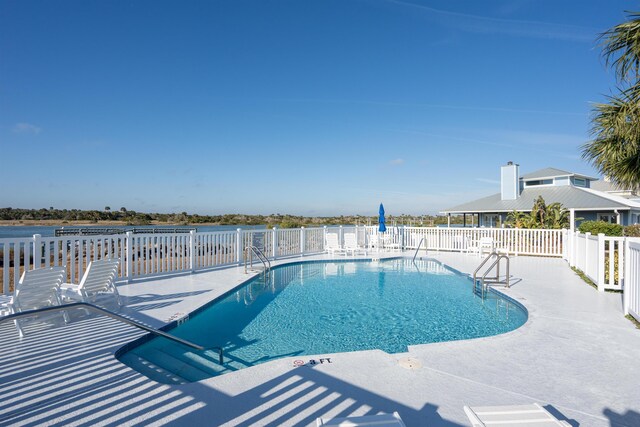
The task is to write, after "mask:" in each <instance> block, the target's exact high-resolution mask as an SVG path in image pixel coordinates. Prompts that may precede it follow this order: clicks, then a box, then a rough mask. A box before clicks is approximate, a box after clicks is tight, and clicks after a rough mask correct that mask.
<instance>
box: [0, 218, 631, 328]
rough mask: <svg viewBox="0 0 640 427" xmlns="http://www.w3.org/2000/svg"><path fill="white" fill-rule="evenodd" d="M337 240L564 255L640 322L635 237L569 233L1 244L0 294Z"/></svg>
mask: <svg viewBox="0 0 640 427" xmlns="http://www.w3.org/2000/svg"><path fill="white" fill-rule="evenodd" d="M327 233H336V234H337V235H338V240H339V242H340V243H342V242H343V241H344V235H345V234H346V233H354V234H355V235H356V239H357V241H358V244H359V245H360V246H361V247H363V248H369V250H371V251H373V250H390V249H392V250H410V251H415V250H416V249H417V248H418V247H419V246H420V248H422V249H424V248H426V249H428V250H429V251H456V252H466V251H469V250H470V248H471V247H472V246H473V245H477V242H478V241H480V239H483V238H489V239H490V240H491V242H492V244H493V247H494V248H495V249H499V250H501V251H503V252H506V253H509V254H513V255H533V256H547V257H563V258H564V259H565V260H567V261H568V263H569V265H570V266H572V267H575V268H577V269H579V270H581V271H582V272H584V274H585V275H586V276H588V277H589V278H590V279H591V280H592V281H593V282H594V283H595V284H596V285H597V286H598V290H600V291H604V290H608V289H611V290H623V289H624V291H625V295H624V301H625V311H627V312H628V313H629V314H631V315H633V316H635V317H636V318H638V319H639V320H640V316H639V313H640V239H637V238H622V237H606V236H604V235H602V234H600V235H598V236H592V235H590V234H589V233H580V232H577V231H576V232H570V231H567V230H525V229H505V228H440V227H404V226H403V227H393V226H389V227H388V228H387V231H386V232H385V233H379V232H378V227H377V226H340V227H316V228H295V229H276V228H274V229H264V230H255V229H252V230H242V229H237V230H235V231H220V232H211V233H197V232H195V231H192V232H191V233H188V234H186V233H185V234H180V233H166V234H161V233H154V234H133V233H126V234H120V235H105V236H63V237H42V236H40V235H34V236H33V237H31V238H17V239H16V238H6V239H0V294H7V293H9V292H11V291H12V290H13V288H14V286H15V285H16V284H17V283H18V280H19V279H20V276H21V274H22V272H24V270H25V269H33V268H39V267H48V266H66V267H67V275H68V277H67V279H68V280H69V281H70V282H74V283H77V282H79V280H80V278H81V277H82V275H83V274H84V271H85V270H86V268H87V265H88V264H89V262H91V261H92V260H98V259H102V258H120V260H121V261H122V262H121V263H120V271H119V277H120V278H122V279H127V280H130V279H133V278H139V277H149V276H161V275H166V274H173V273H180V272H193V271H198V270H204V269H210V268H214V267H220V266H230V265H239V264H242V263H243V262H244V257H245V252H246V251H245V249H246V248H247V247H248V246H256V247H258V248H260V250H262V251H263V252H264V253H265V255H266V256H267V257H269V258H271V259H275V258H281V257H291V256H302V255H307V254H316V253H321V252H323V251H324V247H325V235H326V234H327Z"/></svg>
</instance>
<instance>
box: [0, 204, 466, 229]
mask: <svg viewBox="0 0 640 427" xmlns="http://www.w3.org/2000/svg"><path fill="white" fill-rule="evenodd" d="M0 220H5V221H26V220H35V221H41V220H57V221H60V223H61V224H64V223H68V222H71V221H88V222H93V223H98V222H100V221H119V222H122V223H124V224H126V225H149V224H161V225H162V224H167V225H169V224H171V225H175V224H178V225H197V224H215V225H265V226H267V227H280V228H297V227H320V226H324V225H340V224H345V225H346V224H360V225H362V224H365V225H366V224H371V225H375V224H377V223H378V217H377V216H363V215H347V216H345V215H341V216H333V217H305V216H299V215H286V214H279V213H278V214H271V215H248V214H225V215H199V214H188V213H187V212H180V213H170V214H166V213H144V212H136V211H133V210H129V209H127V208H125V207H122V208H120V209H119V210H112V209H111V207H109V206H105V208H104V209H103V210H80V209H56V208H53V207H50V208H48V209H47V208H42V209H20V208H0ZM386 220H387V224H388V225H394V224H396V225H414V226H434V225H438V224H446V223H447V217H445V216H433V215H420V216H415V215H406V214H403V215H397V216H394V215H389V216H387V217H386ZM452 222H453V223H459V222H461V219H460V218H457V217H452Z"/></svg>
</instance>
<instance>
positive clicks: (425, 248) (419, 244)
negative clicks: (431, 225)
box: [413, 237, 427, 261]
mask: <svg viewBox="0 0 640 427" xmlns="http://www.w3.org/2000/svg"><path fill="white" fill-rule="evenodd" d="M422 242H424V237H423V238H422V239H420V243H418V247H417V248H416V253H415V254H413V261H415V260H416V257H417V256H418V251H419V250H420V246H422ZM424 250H425V251H426V250H427V246H426V244H425V246H424ZM421 259H422V258H421Z"/></svg>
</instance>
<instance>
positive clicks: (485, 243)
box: [479, 237, 495, 256]
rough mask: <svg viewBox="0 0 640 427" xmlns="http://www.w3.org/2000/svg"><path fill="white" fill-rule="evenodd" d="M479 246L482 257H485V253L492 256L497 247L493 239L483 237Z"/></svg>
mask: <svg viewBox="0 0 640 427" xmlns="http://www.w3.org/2000/svg"><path fill="white" fill-rule="evenodd" d="M479 246H480V256H482V255H484V253H485V251H486V252H487V253H489V254H490V253H491V252H493V249H494V247H495V243H494V241H493V237H481V238H480V242H479Z"/></svg>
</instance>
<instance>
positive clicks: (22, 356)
mask: <svg viewBox="0 0 640 427" xmlns="http://www.w3.org/2000/svg"><path fill="white" fill-rule="evenodd" d="M389 255H394V254H389ZM395 255H397V254H395ZM406 255H409V254H406ZM410 255H411V256H412V255H413V254H410ZM429 257H432V258H435V259H438V260H439V261H441V262H443V263H445V264H447V265H449V266H451V267H453V268H455V269H457V270H459V271H462V272H464V273H471V272H472V271H473V270H474V269H475V267H476V266H477V265H478V264H479V262H480V259H479V258H478V257H476V256H470V255H464V254H457V253H429ZM323 258H326V257H325V256H319V257H313V258H305V259H323ZM298 260H300V258H292V259H290V260H282V261H280V262H281V263H282V262H285V263H286V262H290V261H298ZM511 275H512V281H513V282H514V284H513V286H512V287H511V288H510V289H504V290H502V289H500V290H501V291H502V292H504V293H505V294H507V295H509V296H510V297H511V298H513V299H515V300H517V301H519V302H520V303H522V304H523V305H524V306H525V307H526V308H527V309H528V310H529V320H528V322H527V323H526V324H525V325H524V326H522V327H521V328H519V329H517V330H515V331H512V332H510V333H507V334H503V335H499V336H495V337H490V338H481V339H475V340H467V341H456V342H448V343H437V344H426V345H417V346H412V347H410V348H409V351H408V352H407V353H402V354H387V353H384V352H382V351H378V350H375V351H364V352H352V353H339V354H323V355H317V356H308V357H306V356H305V357H304V358H303V359H304V360H305V361H307V359H309V360H311V359H315V360H318V359H319V358H324V359H327V358H329V359H331V362H332V363H323V364H316V365H313V366H311V365H308V364H307V365H305V366H302V367H294V365H293V360H294V358H283V359H279V360H275V361H271V362H268V363H264V364H261V365H258V366H254V367H252V368H248V369H244V370H240V371H237V372H234V373H230V374H226V375H223V376H220V377H216V378H210V379H208V380H205V381H201V382H197V383H189V384H181V385H166V384H158V383H156V382H154V381H152V380H150V379H148V378H146V377H145V376H143V375H141V374H139V373H138V372H136V371H134V370H132V369H130V368H129V367H127V366H125V365H123V364H121V363H120V362H119V361H118V360H117V359H115V357H114V353H115V351H116V350H117V349H118V348H120V347H121V346H122V345H124V344H126V343H127V342H130V341H132V340H134V339H136V338H138V337H140V336H142V335H143V333H142V332H140V331H138V330H136V329H134V328H132V327H131V326H128V325H125V324H121V323H119V322H117V321H115V320H112V319H109V318H105V317H100V316H95V315H87V314H86V313H84V312H83V311H82V310H75V311H73V312H72V313H70V315H71V318H72V321H71V322H70V323H69V324H67V325H65V324H64V323H63V321H62V316H60V315H51V316H49V318H47V319H44V321H39V322H32V323H31V324H29V325H27V326H26V327H25V330H26V332H27V335H26V337H25V338H23V339H22V340H20V339H18V337H17V333H16V331H15V328H14V327H13V325H12V324H11V323H8V322H5V323H2V324H0V425H16V426H18V425H20V426H22V425H114V426H115V425H176V426H198V425H212V426H213V425H215V426H217V425H225V426H250V425H255V426H280V425H283V426H293V425H296V426H297V425H301V426H307V425H315V424H314V423H315V419H316V418H317V417H320V416H323V417H343V416H348V415H365V414H374V413H378V412H389V413H390V412H393V411H398V412H399V413H400V416H401V417H402V419H403V420H404V421H405V423H406V425H407V426H466V425H469V423H468V420H467V418H466V416H465V414H464V411H463V409H462V408H463V406H464V405H470V406H474V405H475V406H479V405H481V406H484V405H506V404H525V403H531V402H539V403H541V404H542V405H544V406H546V407H547V409H549V410H550V411H551V412H552V413H554V414H556V415H557V416H558V417H559V418H562V419H566V420H568V421H569V423H571V424H572V425H574V426H577V425H580V426H610V425H611V426H628V427H633V426H640V393H639V392H638V384H639V383H640V369H639V368H638V366H637V365H638V352H639V351H640V330H638V329H636V328H635V327H634V325H633V324H632V323H631V322H630V321H628V320H627V319H625V318H624V317H623V315H622V308H621V307H622V304H621V295H620V294H613V293H598V292H597V291H596V290H595V289H593V288H591V287H589V286H588V285H587V284H585V283H584V282H583V281H582V280H581V279H580V278H579V277H577V276H576V275H575V273H573V272H572V271H571V270H570V269H569V267H568V266H567V264H566V263H565V262H564V261H562V260H560V259H552V258H534V257H512V258H511ZM245 280H247V276H246V275H245V274H244V271H243V269H242V268H239V267H232V268H226V269H220V270H212V271H209V272H202V273H194V274H187V275H178V276H174V277H170V278H159V279H147V280H140V281H134V282H132V283H129V284H120V285H119V287H118V288H119V290H120V292H121V294H122V295H123V296H124V300H125V304H126V306H125V307H124V308H122V309H121V313H122V314H125V315H127V316H131V317H132V318H135V319H137V320H139V321H141V322H143V323H146V324H149V325H151V326H156V327H157V326H161V325H163V324H165V323H166V322H168V321H171V320H175V319H177V318H180V317H182V316H184V315H185V314H187V313H189V312H191V311H193V310H195V309H196V308H198V307H200V306H202V305H203V304H206V302H208V301H210V300H212V299H213V298H215V297H216V296H219V295H222V294H224V293H225V292H227V291H228V290H230V289H232V288H234V287H235V286H237V285H238V284H239V283H242V282H243V281H245ZM110 308H114V309H115V307H110ZM451 309H452V310H455V307H452V308H451ZM311 315H312V313H311ZM407 358H412V360H413V365H414V369H407V368H405V367H403V366H401V364H400V363H399V362H400V361H402V360H405V359H407Z"/></svg>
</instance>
